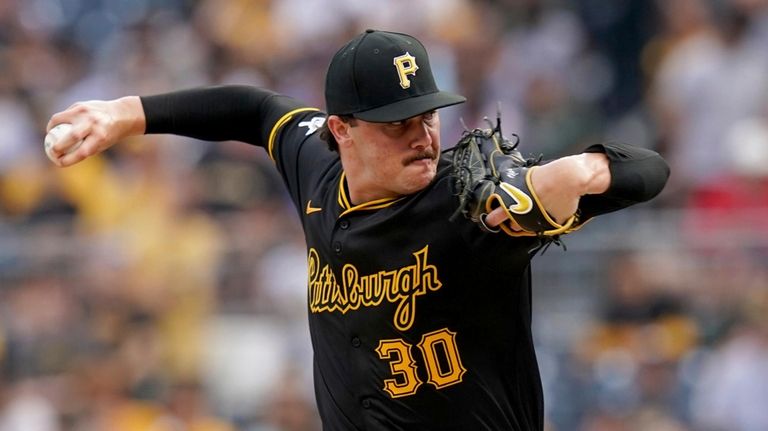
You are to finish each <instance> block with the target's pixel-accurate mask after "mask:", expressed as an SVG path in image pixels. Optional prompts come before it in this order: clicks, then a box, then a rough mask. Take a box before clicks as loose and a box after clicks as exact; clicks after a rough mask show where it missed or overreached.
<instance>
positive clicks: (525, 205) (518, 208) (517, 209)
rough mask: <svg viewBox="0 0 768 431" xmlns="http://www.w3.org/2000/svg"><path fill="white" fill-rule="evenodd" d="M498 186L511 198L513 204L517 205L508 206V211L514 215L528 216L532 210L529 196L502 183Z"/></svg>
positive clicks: (510, 185)
mask: <svg viewBox="0 0 768 431" xmlns="http://www.w3.org/2000/svg"><path fill="white" fill-rule="evenodd" d="M499 186H500V187H501V189H502V190H504V191H505V192H507V194H508V195H509V196H511V197H512V199H514V200H515V202H517V204H515V205H510V206H509V211H511V212H513V213H515V214H528V213H529V212H531V210H532V209H533V201H532V200H531V198H530V196H528V195H527V194H525V192H524V191H522V190H520V189H518V188H517V187H515V186H513V185H512V184H508V183H504V182H502V183H499Z"/></svg>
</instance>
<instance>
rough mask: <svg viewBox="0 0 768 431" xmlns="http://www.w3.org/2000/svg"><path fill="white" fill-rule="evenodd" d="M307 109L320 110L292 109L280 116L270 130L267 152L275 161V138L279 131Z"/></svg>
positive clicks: (315, 109)
mask: <svg viewBox="0 0 768 431" xmlns="http://www.w3.org/2000/svg"><path fill="white" fill-rule="evenodd" d="M307 111H319V109H317V108H299V109H294V110H293V111H290V112H288V113H286V114H285V115H283V116H282V117H280V119H279V120H277V122H276V123H275V125H274V126H272V130H271V131H270V132H269V140H268V141H267V153H269V158H270V159H272V161H273V162H274V161H275V155H274V152H273V150H274V145H275V138H276V137H277V132H278V131H280V128H281V127H283V126H284V125H285V123H287V122H289V121H291V119H292V118H293V116H294V115H296V114H298V113H299V112H307Z"/></svg>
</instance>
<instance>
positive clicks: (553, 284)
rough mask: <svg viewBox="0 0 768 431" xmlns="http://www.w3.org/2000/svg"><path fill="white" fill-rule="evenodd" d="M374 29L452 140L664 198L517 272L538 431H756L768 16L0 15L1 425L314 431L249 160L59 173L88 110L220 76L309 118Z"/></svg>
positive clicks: (370, 11) (281, 260) (306, 348)
mask: <svg viewBox="0 0 768 431" xmlns="http://www.w3.org/2000/svg"><path fill="white" fill-rule="evenodd" d="M365 28H379V29H388V30H395V31H404V32H407V33H411V34H414V35H416V36H417V37H418V38H420V39H421V40H422V41H423V42H424V43H425V45H426V46H427V47H428V49H429V52H430V59H431V63H432V68H433V71H434V73H435V75H436V78H437V80H438V84H439V86H440V87H441V88H443V89H447V90H453V91H456V92H459V93H461V94H464V95H466V96H467V97H468V99H469V102H468V103H466V104H464V105H462V106H459V107H452V108H447V109H445V110H444V111H441V117H442V124H443V143H444V146H447V145H450V143H451V142H454V141H456V140H457V138H458V136H459V134H460V133H461V131H462V130H463V126H462V125H461V121H460V120H463V121H464V123H465V124H467V125H470V126H475V125H479V124H481V121H482V118H483V117H485V116H488V117H493V116H494V115H496V110H497V105H498V106H500V108H501V112H502V116H503V121H504V130H505V131H507V132H511V131H514V132H515V133H517V134H518V135H519V136H520V137H521V140H522V143H521V150H522V151H523V152H524V153H526V152H527V153H531V154H543V155H544V156H545V157H546V158H553V157H558V156H562V155H566V154H571V153H574V152H577V151H579V150H581V149H583V148H585V147H586V146H588V145H589V144H591V143H595V142H598V141H600V140H622V141H626V142H630V143H633V144H636V145H640V146H644V147H647V148H653V149H655V150H657V151H659V152H660V153H662V154H663V155H664V156H665V157H666V158H667V160H668V161H669V162H670V164H671V167H672V172H673V174H672V177H671V178H670V183H669V186H668V187H667V189H666V190H665V191H664V192H663V193H662V195H660V196H659V198H657V199H656V200H655V201H653V202H652V203H649V204H644V205H641V206H639V207H638V208H633V209H630V210H627V211H625V212H622V213H617V214H612V215H608V216H605V217H603V220H598V221H597V222H594V223H591V224H589V225H588V226H587V227H585V228H584V229H583V230H582V231H580V232H579V233H578V234H576V235H573V236H571V237H568V238H566V240H565V242H566V243H567V246H568V251H566V252H563V251H562V250H558V249H555V248H552V249H551V250H550V251H548V252H547V253H545V255H543V256H540V257H537V258H536V259H535V261H534V290H535V302H536V314H535V317H534V320H535V336H536V340H537V344H538V346H539V352H540V361H541V365H542V375H543V378H544V385H545V394H546V400H547V402H546V404H547V420H548V427H549V429H550V430H551V431H571V430H580V431H624V430H627V431H651V430H653V431H686V430H702V431H764V430H768V409H767V408H766V406H768V228H766V224H765V223H764V220H766V219H767V216H768V1H766V0H656V1H653V0H611V1H597V0H573V1H564V0H563V1H556V0H421V1H416V2H415V1H406V0H379V1H376V2H373V3H371V2H362V1H356V0H280V1H277V0H23V1H22V0H0V70H1V71H2V73H0V431H65V430H67V431H69V430H72V431H105V430H108V431H145V430H146V431H182V430H183V431H232V430H244V431H313V430H319V429H320V427H319V423H318V420H317V413H316V410H315V406H314V397H313V390H312V379H311V373H312V366H311V349H310V341H309V336H308V333H307V328H306V304H305V301H306V293H305V292H306V291H305V288H306V287H305V284H306V269H305V265H306V253H305V250H304V242H303V235H302V233H301V231H300V227H299V223H298V218H297V217H296V216H295V210H294V209H293V208H292V206H291V203H290V202H289V200H288V199H287V196H286V194H285V193H284V191H283V189H282V185H281V182H280V180H279V178H278V177H277V175H276V172H275V171H274V169H273V167H272V164H271V162H270V161H269V159H268V157H266V155H265V154H264V152H263V150H261V149H259V148H256V147H251V146H248V145H244V144H241V143H236V142H224V143H210V142H201V141H196V140H191V139H186V138H181V137H173V136H146V137H140V138H134V139H131V140H127V141H126V142H122V143H121V144H120V145H117V146H115V147H114V148H113V149H112V150H110V151H109V152H107V153H106V154H102V155H99V156H98V157H94V158H92V159H89V160H88V161H86V162H84V163H81V164H80V165H77V166H74V167H71V168H67V169H58V168H55V167H54V166H53V165H52V164H51V163H50V162H48V161H47V159H46V158H45V155H44V152H43V150H42V141H43V136H44V134H45V126H46V123H47V121H48V118H49V117H50V116H51V115H52V114H53V113H55V112H57V111H59V110H62V109H64V108H66V107H67V106H69V105H70V104H72V103H74V102H76V101H79V100H90V99H110V98H115V97H119V96H123V95H128V94H150V93H157V92H166V91H172V90H177V89H181V88H188V87H194V86H201V85H218V84H230V83H238V84H250V85H257V86H264V87H267V88H271V89H274V90H277V91H280V92H283V93H285V94H289V95H291V96H294V97H296V98H299V99H302V100H304V101H305V102H307V103H309V104H312V105H314V106H318V107H321V108H322V107H323V87H322V86H323V82H324V74H325V69H326V67H327V63H328V61H329V59H330V58H331V56H332V54H333V52H334V51H335V50H336V49H337V48H338V47H339V46H341V44H343V43H344V42H345V41H347V40H348V39H349V38H351V37H352V36H353V35H355V34H357V33H359V32H360V31H362V30H363V29H365Z"/></svg>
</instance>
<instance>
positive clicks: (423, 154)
mask: <svg viewBox="0 0 768 431" xmlns="http://www.w3.org/2000/svg"><path fill="white" fill-rule="evenodd" d="M423 159H431V160H437V152H436V151H433V150H431V149H427V150H424V151H420V152H419V153H417V154H414V155H413V156H411V157H408V158H406V159H405V160H403V166H408V165H410V164H411V163H413V162H415V161H418V160H423Z"/></svg>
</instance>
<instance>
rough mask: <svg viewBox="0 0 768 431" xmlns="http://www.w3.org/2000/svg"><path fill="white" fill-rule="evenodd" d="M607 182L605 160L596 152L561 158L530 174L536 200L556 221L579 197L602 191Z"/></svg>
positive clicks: (570, 212) (565, 216)
mask: <svg viewBox="0 0 768 431" xmlns="http://www.w3.org/2000/svg"><path fill="white" fill-rule="evenodd" d="M610 183H611V173H610V170H609V164H608V159H607V158H606V157H605V154H600V153H584V154H577V155H573V156H567V157H563V158H560V159H557V160H554V161H552V162H550V163H547V164H546V165H543V166H540V167H538V168H536V169H534V171H533V172H532V173H531V184H532V186H533V189H534V191H535V193H536V195H537V196H538V198H539V202H540V203H541V205H542V206H543V207H544V209H545V210H546V211H547V213H548V214H549V215H550V216H551V217H552V218H553V219H555V221H557V222H558V223H562V222H564V221H565V220H567V219H568V218H569V217H570V216H572V215H573V214H574V213H575V212H576V210H577V209H578V207H579V199H580V198H581V197H582V196H584V195H588V194H600V193H603V192H605V191H606V190H607V189H608V187H609V185H610Z"/></svg>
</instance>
